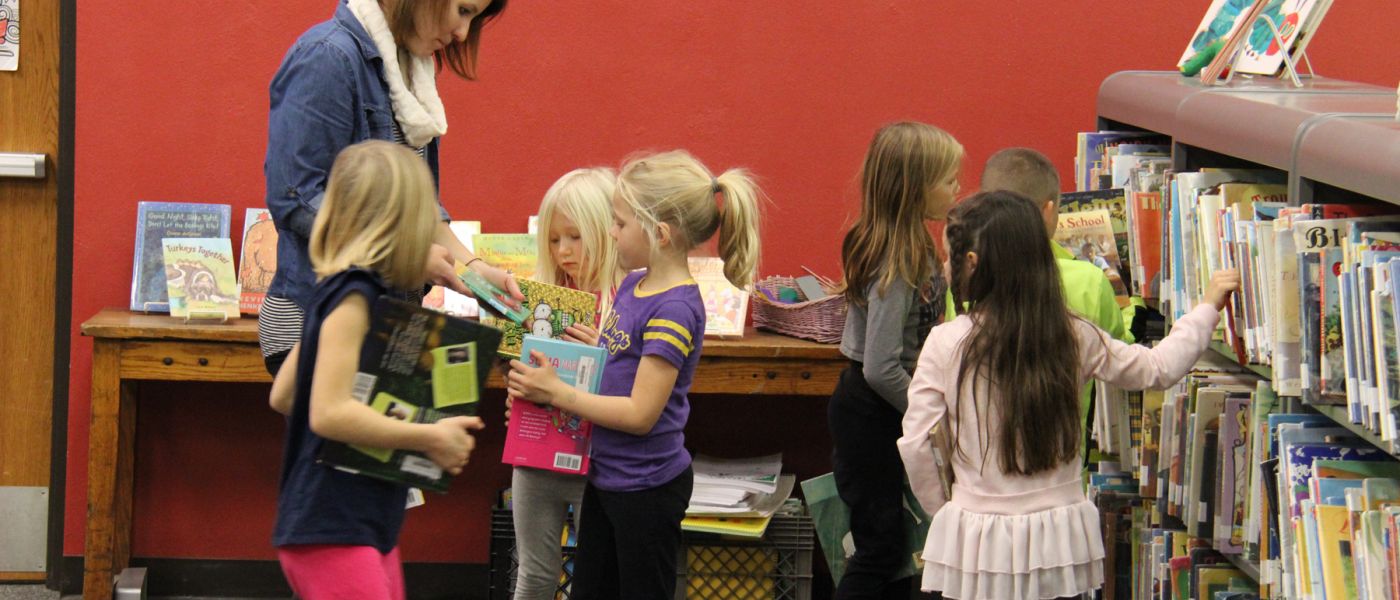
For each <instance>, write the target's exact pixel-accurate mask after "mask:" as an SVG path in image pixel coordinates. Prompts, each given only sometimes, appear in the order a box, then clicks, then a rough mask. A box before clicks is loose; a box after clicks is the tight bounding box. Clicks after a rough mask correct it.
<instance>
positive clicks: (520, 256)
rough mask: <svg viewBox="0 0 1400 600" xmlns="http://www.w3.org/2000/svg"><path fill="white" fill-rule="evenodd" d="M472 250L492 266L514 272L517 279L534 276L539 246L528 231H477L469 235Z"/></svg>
mask: <svg viewBox="0 0 1400 600" xmlns="http://www.w3.org/2000/svg"><path fill="white" fill-rule="evenodd" d="M471 239H472V252H474V253H475V254H476V255H477V256H480V257H481V259H482V260H484V261H486V263H487V264H489V265H491V266H493V267H499V268H501V269H505V270H507V271H510V272H512V273H514V274H515V278H516V279H517V280H523V279H529V278H531V277H534V276H535V261H536V258H537V255H538V254H539V248H538V246H536V245H535V236H533V235H530V234H528V233H478V234H476V235H473V236H472V237H471Z"/></svg>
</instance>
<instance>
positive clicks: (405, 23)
mask: <svg viewBox="0 0 1400 600" xmlns="http://www.w3.org/2000/svg"><path fill="white" fill-rule="evenodd" d="M450 1H451V0H381V5H382V6H383V7H384V20H385V21H388V23H389V32H390V33H392V34H394V42H395V43H397V44H398V45H399V46H403V45H404V40H406V39H408V38H409V37H410V36H412V35H413V34H414V32H415V31H416V30H417V27H418V23H419V22H420V21H421V19H423V18H424V16H425V15H427V16H429V17H431V15H441V14H443V13H445V12H447V3H448V2H450ZM506 2H507V0H492V2H491V4H488V5H487V6H486V8H485V9H484V10H482V11H481V14H479V15H477V16H476V17H475V18H473V19H472V22H471V25H469V26H467V39H466V40H464V41H460V42H459V41H457V40H455V39H454V40H452V43H451V44H448V45H447V47H445V48H443V49H441V50H438V51H436V52H434V53H433V58H435V59H437V65H438V69H442V66H443V65H447V66H448V68H450V69H452V72H453V73H456V74H457V76H458V77H461V78H462V79H467V80H475V79H476V57H477V54H478V53H479V49H480V47H481V28H482V27H485V26H486V24H487V23H489V22H491V21H492V20H494V19H495V18H496V17H499V16H500V15H501V13H502V12H505V10H506Z"/></svg>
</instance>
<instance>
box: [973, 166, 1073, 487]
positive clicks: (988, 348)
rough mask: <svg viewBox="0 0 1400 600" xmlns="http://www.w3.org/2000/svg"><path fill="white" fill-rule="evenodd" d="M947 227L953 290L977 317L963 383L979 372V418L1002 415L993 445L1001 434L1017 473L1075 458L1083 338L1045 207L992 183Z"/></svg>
mask: <svg viewBox="0 0 1400 600" xmlns="http://www.w3.org/2000/svg"><path fill="white" fill-rule="evenodd" d="M947 236H948V254H949V262H950V269H949V270H950V272H951V279H952V281H951V282H950V283H949V285H950V286H951V288H952V291H953V300H954V302H955V305H956V306H957V307H958V310H959V312H962V311H963V310H964V309H963V308H962V307H963V306H964V303H966V305H967V308H966V311H967V312H968V314H969V315H970V316H971V317H972V319H973V321H974V323H975V324H976V327H974V329H973V332H972V334H971V335H969V337H968V338H967V339H966V340H964V342H963V347H962V348H961V351H962V354H963V357H962V366H961V367H960V368H959V370H958V382H957V383H958V387H957V389H958V390H962V389H963V381H964V380H965V379H967V378H969V377H971V378H972V381H973V385H972V386H971V388H972V390H973V392H972V397H971V398H969V400H970V401H971V403H972V406H973V410H975V411H977V415H978V421H979V422H980V423H982V424H983V425H984V426H985V427H987V430H988V431H990V429H991V426H990V423H989V419H990V415H998V416H999V417H1000V418H1001V421H1002V423H1001V428H1000V433H999V434H998V439H997V440H996V441H995V442H993V441H992V440H990V439H988V440H987V446H986V447H987V448H990V447H991V444H992V443H996V444H997V448H998V449H999V451H1000V453H1001V470H1002V471H1003V472H1005V473H1009V474H1017V475H1034V474H1036V473H1039V472H1041V471H1046V470H1050V469H1053V468H1055V467H1057V466H1059V465H1061V464H1063V463H1064V462H1066V461H1069V460H1073V459H1074V458H1076V457H1077V456H1078V454H1079V444H1080V442H1079V440H1080V432H1081V428H1082V427H1083V424H1082V422H1081V421H1080V417H1079V381H1078V380H1079V344H1078V342H1077V341H1076V338H1075V336H1074V323H1073V321H1072V319H1073V318H1074V317H1072V316H1071V315H1070V313H1069V311H1068V310H1067V309H1066V308H1065V300H1064V293H1063V292H1062V291H1061V288H1060V285H1061V284H1060V274H1059V268H1058V267H1057V266H1056V264H1055V257H1054V255H1053V254H1052V253H1051V251H1050V239H1049V236H1048V235H1047V234H1046V232H1045V223H1044V220H1043V219H1042V217H1041V214H1040V211H1039V209H1038V208H1037V207H1036V205H1035V203H1034V202H1032V201H1031V200H1030V199H1029V198H1026V197H1025V196H1022V195H1020V194H1017V193H1014V192H983V193H981V194H977V195H975V196H973V197H971V198H969V199H967V200H964V201H963V202H962V203H961V204H959V205H957V206H956V207H954V208H953V210H952V211H951V212H949V214H948V228H947ZM969 252H971V253H974V254H976V256H977V260H976V265H975V267H974V266H973V265H972V264H971V261H969V260H968V253H969ZM979 379H981V380H983V381H986V382H988V383H990V384H992V385H991V386H990V388H991V389H994V390H995V391H994V392H993V393H991V394H990V396H991V398H990V399H987V401H985V402H983V401H979V399H978V398H977V396H976V394H977V392H976V389H977V387H978V386H977V383H978V380H979ZM961 401H962V400H959V402H961ZM953 439H954V440H957V439H959V436H958V435H954V436H953ZM983 439H987V436H985V435H984V436H983ZM955 443H956V442H955ZM957 451H959V452H961V451H962V450H961V448H959V449H957ZM983 456H984V457H985V449H984V454H983Z"/></svg>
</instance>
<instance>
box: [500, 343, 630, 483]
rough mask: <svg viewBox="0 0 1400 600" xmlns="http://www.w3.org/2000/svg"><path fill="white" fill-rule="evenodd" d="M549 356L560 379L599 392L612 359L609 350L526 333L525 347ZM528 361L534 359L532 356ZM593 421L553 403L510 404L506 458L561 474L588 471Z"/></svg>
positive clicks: (503, 457)
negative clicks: (608, 358) (608, 363)
mask: <svg viewBox="0 0 1400 600" xmlns="http://www.w3.org/2000/svg"><path fill="white" fill-rule="evenodd" d="M532 351H539V352H540V353H541V354H543V355H545V357H546V358H547V360H548V362H549V365H550V366H552V367H554V370H555V372H556V373H558V375H559V379H560V380H561V381H563V382H564V383H565V384H567V385H569V386H572V387H573V388H575V389H578V390H582V391H585V392H589V393H597V392H598V386H599V384H600V383H602V379H603V369H604V368H605V363H606V361H607V357H608V353H607V349H605V348H602V347H600V346H585V345H583V344H578V343H574V342H566V341H564V340H556V339H553V338H547V337H537V336H533V335H526V336H525V340H524V342H523V343H522V345H521V348H520V352H521V354H522V355H524V356H526V357H528V356H530V355H531V352H532ZM526 360H529V359H528V358H527V359H526ZM592 430H593V424H592V423H590V422H588V421H586V420H584V419H582V418H580V417H579V416H578V415H572V414H569V413H567V412H564V411H562V410H560V409H558V408H555V407H553V406H542V405H539V404H535V403H533V402H528V401H525V400H516V401H515V402H514V404H512V405H511V411H510V425H509V426H508V429H507V431H506V442H505V449H504V450H503V451H502V453H501V462H504V463H506V464H511V465H515V466H518V467H534V468H537V469H548V470H551V471H559V472H562V473H577V474H585V473H587V472H588V447H589V440H590V437H591V434H592Z"/></svg>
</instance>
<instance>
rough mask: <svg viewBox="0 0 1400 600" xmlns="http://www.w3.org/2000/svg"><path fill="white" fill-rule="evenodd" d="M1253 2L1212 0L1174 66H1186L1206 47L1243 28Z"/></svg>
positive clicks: (1247, 0)
mask: <svg viewBox="0 0 1400 600" xmlns="http://www.w3.org/2000/svg"><path fill="white" fill-rule="evenodd" d="M1255 1H1256V0H1213V1H1212V2H1211V3H1210V7H1209V8H1207V9H1206V14H1205V16H1204V17H1203V18H1202V19H1201V24H1200V25H1197V26H1196V31H1195V33H1193V34H1192V35H1191V41H1190V42H1188V43H1187V44H1186V50H1185V51H1184V52H1182V53H1181V58H1180V59H1179V60H1177V61H1176V65H1177V66H1178V67H1180V66H1181V65H1183V64H1186V61H1188V60H1191V57H1193V56H1196V55H1197V54H1199V53H1200V52H1201V51H1203V50H1205V49H1206V47H1208V46H1210V45H1211V44H1213V43H1215V42H1219V41H1224V40H1226V39H1227V38H1229V37H1230V32H1232V31H1234V30H1235V29H1237V28H1239V27H1243V26H1244V20H1245V17H1246V16H1247V15H1248V13H1249V9H1250V7H1252V6H1253V5H1254V4H1255Z"/></svg>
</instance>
